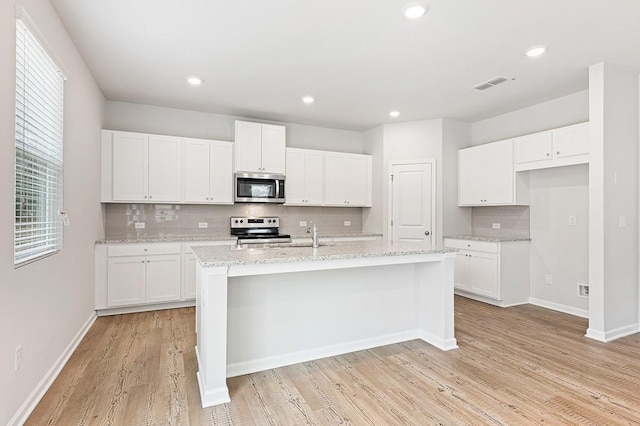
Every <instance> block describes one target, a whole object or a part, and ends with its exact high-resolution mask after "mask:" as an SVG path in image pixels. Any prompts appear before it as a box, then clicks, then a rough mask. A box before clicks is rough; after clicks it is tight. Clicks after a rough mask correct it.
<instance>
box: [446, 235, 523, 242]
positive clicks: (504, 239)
mask: <svg viewBox="0 0 640 426" xmlns="http://www.w3.org/2000/svg"><path fill="white" fill-rule="evenodd" d="M444 238H451V239H454V240H470V241H487V242H494V243H509V242H515V241H531V238H527V237H488V236H481V235H445V236H444Z"/></svg>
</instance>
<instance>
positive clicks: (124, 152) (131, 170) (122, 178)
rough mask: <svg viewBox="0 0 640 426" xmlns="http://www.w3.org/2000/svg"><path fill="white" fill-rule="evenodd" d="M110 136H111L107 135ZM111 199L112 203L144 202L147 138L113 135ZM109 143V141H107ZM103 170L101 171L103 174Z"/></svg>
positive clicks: (137, 135) (146, 172)
mask: <svg viewBox="0 0 640 426" xmlns="http://www.w3.org/2000/svg"><path fill="white" fill-rule="evenodd" d="M109 136H111V135H109ZM112 136H113V143H112V144H111V143H110V145H109V146H110V147H111V148H112V150H113V153H112V157H111V158H112V161H113V166H112V165H111V164H109V165H108V166H105V165H104V164H103V169H104V168H105V167H108V168H109V169H110V170H111V169H112V170H113V195H112V196H109V198H111V197H113V200H114V201H132V200H134V201H140V200H146V199H147V195H148V192H149V187H148V168H149V158H148V142H149V136H147V135H142V134H138V133H123V132H117V133H113V134H112ZM109 142H111V141H109ZM104 171H105V170H103V172H104Z"/></svg>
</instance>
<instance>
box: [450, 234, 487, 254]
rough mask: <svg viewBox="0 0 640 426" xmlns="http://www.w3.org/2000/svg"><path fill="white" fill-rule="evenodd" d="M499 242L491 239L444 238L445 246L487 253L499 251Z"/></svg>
mask: <svg viewBox="0 0 640 426" xmlns="http://www.w3.org/2000/svg"><path fill="white" fill-rule="evenodd" d="M498 244H499V243H495V242H491V241H475V240H457V239H453V238H445V240H444V245H445V247H450V248H457V249H460V250H471V251H482V252H486V253H498Z"/></svg>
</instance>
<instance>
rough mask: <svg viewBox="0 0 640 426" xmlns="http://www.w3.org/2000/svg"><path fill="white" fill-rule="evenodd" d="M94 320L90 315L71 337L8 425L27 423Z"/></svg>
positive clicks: (93, 314)
mask: <svg viewBox="0 0 640 426" xmlns="http://www.w3.org/2000/svg"><path fill="white" fill-rule="evenodd" d="M96 318H97V316H96V314H95V313H92V314H91V316H90V317H89V319H88V320H87V321H86V322H85V323H84V325H83V326H82V327H81V328H80V330H79V331H78V332H77V333H76V335H75V336H74V337H73V339H72V340H71V342H69V344H68V345H67V347H66V348H65V349H64V351H62V353H61V354H60V356H59V357H58V359H57V360H56V361H55V362H54V363H53V365H52V366H51V368H50V369H49V371H47V374H45V375H44V377H43V378H42V380H40V382H39V383H38V385H37V386H36V387H35V389H33V391H32V392H31V394H29V396H28V397H27V399H26V400H25V401H24V402H23V403H22V405H21V406H20V408H19V409H18V411H17V412H16V414H15V415H14V416H13V417H12V418H11V420H9V425H15V426H18V425H22V424H24V423H25V422H26V421H27V418H29V415H31V413H32V412H33V410H34V409H35V408H36V406H37V405H38V403H39V402H40V400H41V399H42V397H43V396H44V394H45V393H46V392H47V390H49V388H50V387H51V385H52V384H53V381H54V380H55V379H56V377H58V374H60V372H61V371H62V369H63V368H64V366H65V365H66V364H67V361H69V358H71V355H73V352H74V351H75V350H76V348H77V347H78V345H79V344H80V342H81V341H82V339H83V338H84V336H85V335H86V334H87V332H88V331H89V329H90V328H91V326H92V325H93V323H94V322H95V320H96Z"/></svg>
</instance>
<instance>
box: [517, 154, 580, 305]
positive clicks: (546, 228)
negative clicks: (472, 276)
mask: <svg viewBox="0 0 640 426" xmlns="http://www.w3.org/2000/svg"><path fill="white" fill-rule="evenodd" d="M528 173H529V174H530V176H529V177H530V197H531V198H530V199H531V206H530V216H529V219H530V236H531V261H530V267H531V270H530V271H531V273H530V296H531V297H532V298H535V299H538V300H540V301H546V302H552V303H555V304H559V305H561V306H562V307H563V310H565V311H567V312H571V313H574V314H576V315H580V316H583V317H587V316H588V309H589V299H585V298H581V297H578V295H577V293H578V289H577V284H578V283H585V284H586V283H588V282H589V268H588V265H589V166H588V165H586V164H582V165H577V166H568V167H557V168H554V169H545V170H536V171H531V172H528ZM570 215H573V216H576V225H575V226H569V216H570ZM547 274H550V275H551V276H552V283H551V284H547V281H546V277H547Z"/></svg>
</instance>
